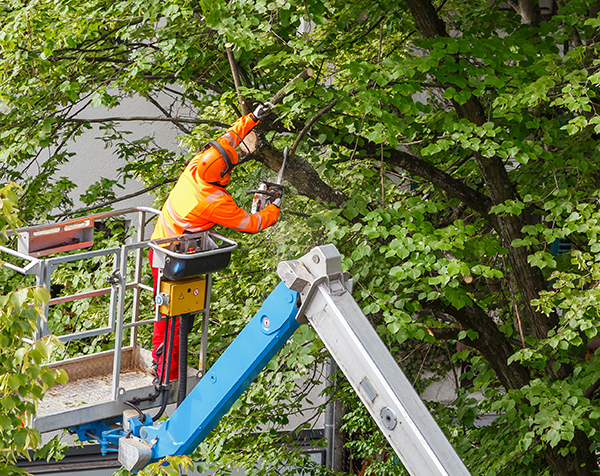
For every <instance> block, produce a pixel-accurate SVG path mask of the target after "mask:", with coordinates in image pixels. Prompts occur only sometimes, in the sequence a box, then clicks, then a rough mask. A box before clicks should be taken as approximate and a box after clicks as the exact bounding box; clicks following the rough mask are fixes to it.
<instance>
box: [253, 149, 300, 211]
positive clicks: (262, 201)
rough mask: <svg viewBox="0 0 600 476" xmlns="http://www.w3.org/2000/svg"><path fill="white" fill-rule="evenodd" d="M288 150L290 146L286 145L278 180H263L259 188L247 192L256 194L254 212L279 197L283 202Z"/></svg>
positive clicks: (262, 208)
mask: <svg viewBox="0 0 600 476" xmlns="http://www.w3.org/2000/svg"><path fill="white" fill-rule="evenodd" d="M288 151H289V149H288V147H287V146H285V149H283V164H281V168H280V169H279V173H278V174H277V180H276V181H275V182H274V183H273V182H266V181H264V180H261V181H260V185H259V186H258V190H248V191H247V192H246V193H253V194H254V198H253V199H252V213H257V212H260V211H261V210H264V209H265V208H266V207H267V206H268V205H271V204H272V203H274V202H275V201H276V200H277V199H279V203H281V197H282V196H283V185H281V182H282V181H283V171H284V170H285V163H286V162H287V157H288ZM275 205H277V203H275Z"/></svg>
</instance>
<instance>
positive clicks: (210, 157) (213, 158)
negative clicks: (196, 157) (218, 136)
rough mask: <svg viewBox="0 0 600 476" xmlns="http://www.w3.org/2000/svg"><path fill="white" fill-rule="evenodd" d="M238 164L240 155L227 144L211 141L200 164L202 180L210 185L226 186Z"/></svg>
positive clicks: (199, 169)
mask: <svg viewBox="0 0 600 476" xmlns="http://www.w3.org/2000/svg"><path fill="white" fill-rule="evenodd" d="M237 163H238V153H237V151H236V150H235V149H234V148H233V147H231V146H230V145H229V144H228V143H227V142H225V141H222V142H217V141H210V142H209V143H208V144H207V145H206V147H205V149H204V151H203V153H202V157H201V158H200V162H199V163H198V171H199V175H200V178H201V179H202V180H204V181H205V182H208V183H214V184H217V185H222V186H226V185H227V184H228V183H229V181H230V180H231V171H232V170H233V168H234V167H235V166H236V165H237Z"/></svg>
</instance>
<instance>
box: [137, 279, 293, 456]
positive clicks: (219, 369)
mask: <svg viewBox="0 0 600 476" xmlns="http://www.w3.org/2000/svg"><path fill="white" fill-rule="evenodd" d="M297 300H298V293H297V292H295V291H291V290H290V289H288V288H287V287H286V286H285V284H284V283H280V284H279V285H278V286H277V287H276V288H275V290H274V291H273V292H272V293H271V294H270V295H269V297H268V298H267V299H266V300H265V302H264V303H263V306H262V307H261V308H260V310H259V311H258V312H257V313H256V314H255V316H254V317H253V318H252V320H251V321H250V322H249V323H248V325H247V326H246V327H244V329H243V330H242V331H241V332H240V334H239V335H238V337H237V338H236V339H235V340H234V341H233V342H232V343H231V344H230V345H229V347H228V348H227V349H226V350H225V352H224V353H223V354H222V355H221V357H220V358H219V359H218V360H217V362H216V363H215V364H214V365H213V366H212V367H211V368H210V370H209V371H208V372H207V373H206V375H205V376H204V377H203V378H202V380H200V382H199V383H198V384H197V385H196V386H195V387H194V389H193V390H192V391H191V392H190V394H189V395H188V396H187V397H186V398H185V400H184V401H183V402H182V403H181V405H180V406H179V407H178V408H177V409H176V410H175V412H174V413H173V414H172V415H171V417H170V418H169V419H168V420H166V421H165V422H161V423H159V424H156V425H154V426H149V427H144V428H143V429H142V431H141V432H140V437H141V438H142V439H143V440H144V441H146V442H147V443H149V444H150V442H151V441H152V440H153V439H154V438H157V441H156V443H155V444H154V446H153V447H152V461H157V460H159V459H161V458H164V457H165V456H168V455H182V454H189V453H191V452H192V451H194V449H195V448H196V447H197V446H198V445H199V444H200V442H201V441H202V440H203V439H204V438H206V436H207V435H208V433H209V432H210V431H211V430H212V429H213V428H214V427H215V426H216V425H217V423H218V421H219V420H220V419H221V417H222V416H223V415H224V414H225V413H226V412H227V410H229V408H230V407H231V405H233V404H234V403H235V401H236V400H237V399H238V398H239V396H240V395H241V394H242V393H243V392H244V390H246V388H248V386H249V385H250V383H252V381H253V380H254V379H255V378H256V376H257V375H258V374H259V372H260V371H261V370H262V369H263V368H264V367H265V366H266V365H267V364H268V363H269V361H270V360H271V359H272V358H273V356H274V355H275V354H276V353H277V351H278V350H279V349H280V348H282V347H283V346H284V345H285V343H286V341H287V340H288V339H289V337H290V336H291V335H292V334H293V333H294V332H295V331H296V329H298V327H299V324H298V322H297V321H296V319H295V318H296V314H297V313H298V307H297V305H296V303H297Z"/></svg>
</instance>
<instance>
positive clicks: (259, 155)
mask: <svg viewBox="0 0 600 476" xmlns="http://www.w3.org/2000/svg"><path fill="white" fill-rule="evenodd" d="M253 155H254V158H255V159H256V160H258V161H259V162H261V163H262V164H264V165H266V166H267V167H269V168H270V169H272V170H275V171H278V170H279V169H280V168H281V164H282V163H283V154H282V153H281V152H280V151H279V150H277V149H276V148H275V147H273V146H272V145H271V144H270V143H269V142H268V141H267V140H266V138H265V137H264V136H263V135H262V134H260V133H257V134H256V146H255V149H254V151H253ZM283 178H284V180H287V181H288V182H289V183H290V184H291V185H292V186H293V187H294V188H295V189H296V190H297V191H298V193H299V194H300V195H304V196H306V197H308V198H311V199H313V200H319V201H321V202H323V203H326V204H331V203H333V204H335V206H337V207H341V206H342V205H343V203H344V202H345V201H346V200H348V197H347V196H346V195H344V194H343V193H342V192H339V191H337V190H335V189H333V188H332V187H330V186H329V185H328V184H326V183H325V182H324V181H323V180H322V179H321V177H320V176H319V173H318V172H317V171H316V170H315V169H314V167H313V166H312V165H311V164H310V163H309V162H308V161H306V160H305V159H303V158H302V157H300V156H298V155H295V154H289V157H288V159H287V162H286V167H285V170H284V173H283Z"/></svg>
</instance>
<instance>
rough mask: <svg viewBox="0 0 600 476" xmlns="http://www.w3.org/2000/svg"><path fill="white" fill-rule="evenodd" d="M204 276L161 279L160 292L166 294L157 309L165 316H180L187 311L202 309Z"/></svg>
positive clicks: (204, 287) (204, 285)
mask: <svg viewBox="0 0 600 476" xmlns="http://www.w3.org/2000/svg"><path fill="white" fill-rule="evenodd" d="M205 293H206V278H204V277H199V276H193V277H191V278H186V279H179V280H177V281H167V280H163V281H161V283H160V294H161V295H162V296H168V299H164V298H163V300H162V302H163V304H162V305H160V306H159V308H158V310H159V311H160V313H161V314H164V315H166V316H180V315H181V314H187V313H189V312H196V311H201V310H202V309H204V295H205Z"/></svg>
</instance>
